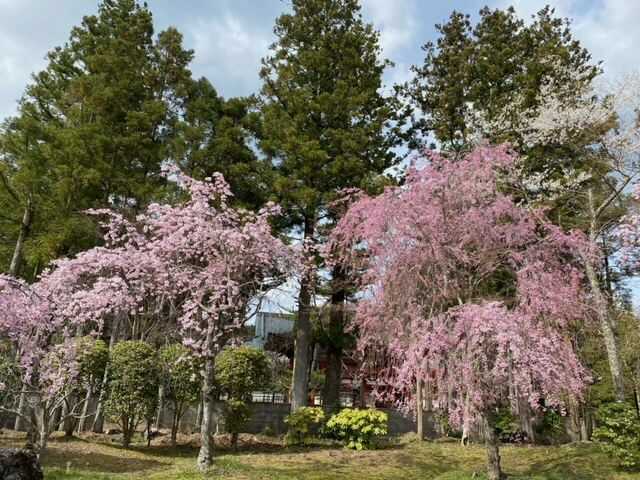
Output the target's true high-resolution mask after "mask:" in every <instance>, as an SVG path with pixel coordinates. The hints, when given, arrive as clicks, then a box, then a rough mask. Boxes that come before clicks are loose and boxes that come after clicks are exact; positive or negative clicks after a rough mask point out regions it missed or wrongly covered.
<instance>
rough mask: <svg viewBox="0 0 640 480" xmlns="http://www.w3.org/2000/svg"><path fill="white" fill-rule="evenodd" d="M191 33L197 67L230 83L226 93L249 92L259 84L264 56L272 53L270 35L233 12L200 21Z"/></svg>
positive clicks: (215, 81)
mask: <svg viewBox="0 0 640 480" xmlns="http://www.w3.org/2000/svg"><path fill="white" fill-rule="evenodd" d="M187 33H188V35H189V36H190V37H191V39H192V44H193V48H194V50H195V54H196V56H195V60H194V70H196V71H198V73H199V74H202V75H205V76H206V77H208V78H209V79H210V80H211V82H212V83H213V85H214V86H218V85H226V86H228V87H227V90H228V91H223V92H221V93H222V94H224V95H225V96H234V95H248V94H250V93H253V92H255V91H256V90H257V89H258V88H259V84H260V82H259V77H258V72H259V69H260V60H261V58H262V57H264V56H265V55H266V54H267V53H268V48H269V44H270V43H271V38H270V37H268V36H266V35H265V34H262V33H261V32H259V31H255V30H252V29H251V28H249V26H248V25H247V24H245V23H243V22H242V19H241V18H238V17H236V16H233V15H231V14H226V15H224V16H222V17H220V18H213V19H211V20H209V21H199V22H198V23H196V24H195V25H194V26H192V27H190V28H189V29H188V31H187Z"/></svg>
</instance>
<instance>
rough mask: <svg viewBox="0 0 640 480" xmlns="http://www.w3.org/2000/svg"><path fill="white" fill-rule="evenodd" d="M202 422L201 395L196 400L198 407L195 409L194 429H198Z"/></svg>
mask: <svg viewBox="0 0 640 480" xmlns="http://www.w3.org/2000/svg"><path fill="white" fill-rule="evenodd" d="M201 424H202V397H201V398H200V399H199V400H198V409H197V410H196V424H195V429H196V431H197V432H199V431H200V425H201Z"/></svg>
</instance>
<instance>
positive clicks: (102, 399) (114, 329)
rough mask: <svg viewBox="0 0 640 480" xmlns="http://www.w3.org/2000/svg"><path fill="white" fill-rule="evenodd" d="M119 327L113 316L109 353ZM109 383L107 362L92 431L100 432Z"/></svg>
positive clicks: (116, 319)
mask: <svg viewBox="0 0 640 480" xmlns="http://www.w3.org/2000/svg"><path fill="white" fill-rule="evenodd" d="M119 327H120V318H115V319H114V321H113V325H112V326H111V335H110V336H109V355H111V351H112V350H113V347H114V346H115V344H116V340H117V339H118V328H119ZM108 385H109V364H108V363H107V366H106V367H105V369H104V375H103V376H102V384H101V385H100V394H99V395H98V405H97V406H96V414H95V417H94V419H93V426H92V427H91V430H92V431H93V432H94V433H102V431H103V427H104V413H103V410H104V402H105V399H106V395H107V387H108Z"/></svg>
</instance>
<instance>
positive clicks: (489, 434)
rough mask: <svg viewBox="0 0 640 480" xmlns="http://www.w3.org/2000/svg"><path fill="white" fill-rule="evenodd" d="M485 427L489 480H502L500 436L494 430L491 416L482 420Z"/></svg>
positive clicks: (485, 416)
mask: <svg viewBox="0 0 640 480" xmlns="http://www.w3.org/2000/svg"><path fill="white" fill-rule="evenodd" d="M482 423H483V427H484V441H485V446H486V449H487V478H488V479H489V480H501V479H503V478H504V477H503V476H502V469H501V467H500V450H499V445H500V444H499V441H498V436H497V435H496V430H495V428H494V425H493V422H492V419H491V414H485V415H484V416H483V418H482Z"/></svg>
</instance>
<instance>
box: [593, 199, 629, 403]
mask: <svg viewBox="0 0 640 480" xmlns="http://www.w3.org/2000/svg"><path fill="white" fill-rule="evenodd" d="M589 208H590V212H591V224H590V227H589V240H590V241H591V243H592V244H593V245H596V244H597V243H596V242H597V240H598V225H597V219H596V210H595V206H594V201H593V192H592V190H591V189H589ZM585 269H586V271H587V278H588V279H589V284H590V286H591V292H592V293H593V298H594V301H595V305H596V311H597V316H598V322H599V324H600V332H601V334H602V338H603V340H604V345H605V348H606V350H607V360H608V361H609V370H610V371H611V379H612V380H613V386H614V389H615V394H616V400H617V401H619V402H624V399H625V392H624V377H623V373H622V362H621V361H620V353H619V349H618V342H617V339H616V333H615V330H614V328H613V325H612V322H611V318H610V315H609V303H608V301H607V299H606V298H605V295H604V294H603V292H602V288H601V286H600V279H599V278H598V273H597V268H596V267H595V266H594V264H593V261H592V260H591V259H589V258H587V259H586V261H585Z"/></svg>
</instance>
